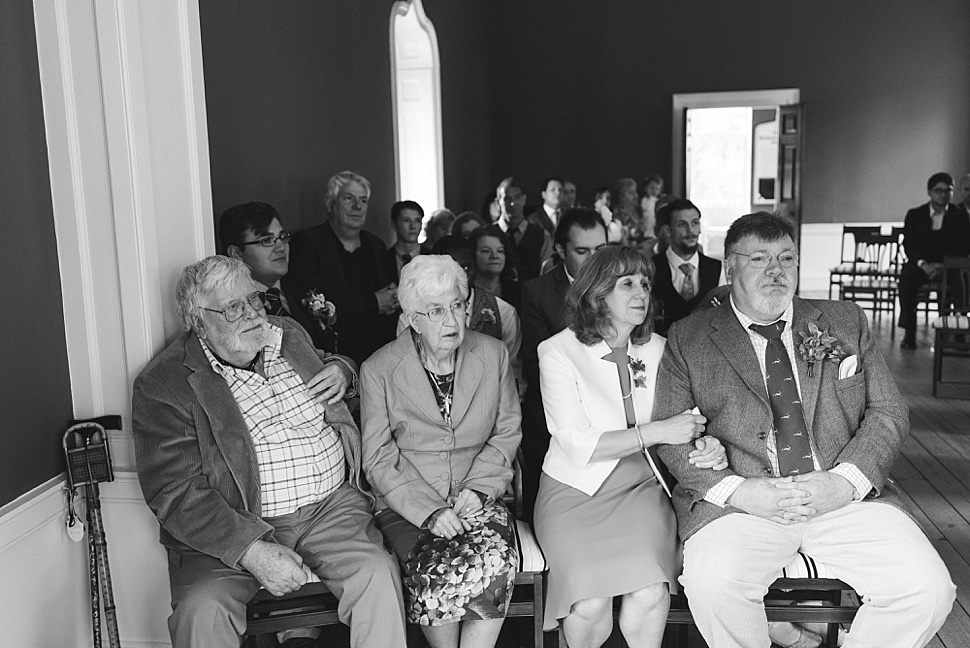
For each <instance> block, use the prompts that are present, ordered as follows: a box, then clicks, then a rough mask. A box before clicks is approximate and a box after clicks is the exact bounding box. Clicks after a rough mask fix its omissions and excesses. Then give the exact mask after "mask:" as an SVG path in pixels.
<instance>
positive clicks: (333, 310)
mask: <svg viewBox="0 0 970 648" xmlns="http://www.w3.org/2000/svg"><path fill="white" fill-rule="evenodd" d="M303 305H304V306H306V307H307V310H308V311H310V317H312V318H313V321H314V322H316V323H317V326H318V327H319V328H320V331H321V332H323V333H325V334H328V335H332V336H333V352H334V353H336V352H337V330H336V329H335V328H334V324H336V323H337V307H336V306H335V305H334V303H333V302H331V301H327V298H326V297H324V296H323V293H321V292H317V291H316V290H308V291H307V293H306V297H304V298H303Z"/></svg>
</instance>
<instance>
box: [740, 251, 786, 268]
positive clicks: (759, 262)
mask: <svg viewBox="0 0 970 648" xmlns="http://www.w3.org/2000/svg"><path fill="white" fill-rule="evenodd" d="M731 254H737V255H739V256H743V257H748V263H750V264H751V267H753V268H767V267H768V266H770V265H771V261H772V260H773V259H778V265H780V266H781V267H782V268H794V267H795V266H797V265H798V256H797V255H796V254H794V253H793V252H782V253H781V254H779V255H778V256H777V257H776V256H772V255H770V254H764V253H763V252H755V253H754V254H745V253H744V252H731Z"/></svg>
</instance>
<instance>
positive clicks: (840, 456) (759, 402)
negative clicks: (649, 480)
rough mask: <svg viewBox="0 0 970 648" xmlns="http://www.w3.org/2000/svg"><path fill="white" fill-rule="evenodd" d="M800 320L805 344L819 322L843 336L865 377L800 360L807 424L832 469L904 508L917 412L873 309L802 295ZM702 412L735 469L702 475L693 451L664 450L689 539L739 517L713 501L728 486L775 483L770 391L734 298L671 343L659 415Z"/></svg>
mask: <svg viewBox="0 0 970 648" xmlns="http://www.w3.org/2000/svg"><path fill="white" fill-rule="evenodd" d="M792 320H793V321H792V332H793V334H794V339H795V341H796V343H797V341H799V340H800V339H801V338H800V336H799V335H798V334H799V332H801V331H807V330H808V324H809V322H814V323H816V324H817V325H818V326H819V328H821V329H827V330H828V331H829V333H831V334H832V335H834V336H835V337H836V338H838V340H839V341H840V342H841V344H842V346H843V347H844V348H845V350H846V353H847V354H848V355H857V356H858V363H859V370H858V373H856V374H855V375H854V376H850V377H848V378H844V379H841V380H840V379H839V377H838V373H839V371H838V365H836V364H834V363H830V362H823V363H819V364H817V365H816V367H815V371H814V376H809V375H808V365H807V363H806V362H805V361H804V360H803V359H802V358H801V356H800V355H798V354H797V353H796V358H797V362H796V365H797V367H796V371H798V376H799V381H800V385H801V400H802V409H803V410H804V413H805V423H806V425H807V427H808V430H809V434H810V435H811V437H812V441H813V443H814V446H815V449H816V451H817V453H818V454H817V456H816V458H817V460H818V462H819V464H820V466H821V468H822V470H830V469H831V468H833V467H835V465H836V464H839V463H843V462H844V463H851V464H854V465H855V466H856V467H857V468H859V470H861V471H862V473H863V474H864V475H865V476H866V477H867V478H868V479H869V481H870V482H871V483H872V486H873V489H872V491H871V492H870V493H869V494H868V495H867V496H866V499H867V500H876V501H879V502H886V503H889V504H894V505H896V506H899V507H900V508H903V509H904V507H903V505H902V501H901V499H900V498H899V491H898V489H897V487H896V485H895V484H894V483H893V482H892V480H891V479H890V478H889V469H890V468H891V467H892V465H893V462H894V461H895V460H896V455H897V454H898V452H899V448H900V446H901V445H902V443H903V441H904V439H905V438H906V435H907V434H908V433H909V412H908V410H907V408H906V406H905V405H903V404H902V399H901V398H900V395H899V391H898V390H897V388H896V383H895V382H894V381H893V377H892V375H891V374H890V373H889V369H888V368H887V367H886V363H885V361H884V360H883V358H882V356H881V355H880V354H879V351H878V350H877V349H876V347H875V345H874V343H873V340H872V336H871V335H870V333H869V327H868V324H867V323H866V317H865V314H864V312H863V311H862V309H861V308H859V307H858V306H857V305H855V304H852V303H849V302H835V301H811V300H803V299H799V298H798V297H796V298H795V299H794V314H793V317H792ZM695 406H696V407H698V408H700V411H701V414H703V415H704V416H706V417H707V419H708V423H707V434H709V435H710V436H713V437H717V438H718V439H720V440H721V443H723V444H724V447H725V448H726V449H727V457H728V462H729V466H730V467H729V468H728V469H727V470H724V471H719V472H714V471H712V470H706V469H700V468H694V467H693V466H691V465H690V464H689V463H688V461H687V456H688V454H689V452H690V450H691V447H692V446H691V444H682V445H674V446H670V445H664V446H660V447H659V448H658V453H659V455H660V457H661V459H663V461H664V462H665V463H666V464H667V466H668V468H670V471H671V472H672V473H673V474H674V476H675V477H676V478H677V479H678V480H679V483H678V484H677V486H676V488H675V489H674V493H673V501H674V508H675V510H676V511H677V519H678V522H679V528H680V536H681V538H683V539H685V540H686V539H687V538H688V537H690V536H691V534H693V533H694V532H695V531H697V530H698V529H700V528H701V527H703V526H704V525H705V524H707V523H708V522H711V521H712V520H715V519H717V518H718V517H720V516H722V515H726V514H728V513H736V512H738V510H737V509H734V508H732V507H730V506H725V507H724V508H720V507H718V506H716V505H714V504H711V503H709V502H707V501H705V500H704V496H705V495H706V494H707V492H708V490H709V489H710V488H711V487H712V486H714V485H715V484H717V483H718V482H719V481H721V479H723V478H724V477H726V476H728V475H740V476H742V477H770V476H772V470H771V468H770V465H771V464H770V462H769V459H768V455H767V450H766V435H767V434H770V433H771V429H772V415H771V407H770V406H769V404H768V394H767V390H766V388H765V382H764V379H763V378H762V375H761V369H760V367H759V366H758V359H757V356H756V355H755V351H754V347H753V346H752V344H751V341H750V338H749V337H748V332H747V331H746V330H745V329H744V328H743V327H742V326H741V323H740V322H739V321H738V318H737V316H736V315H735V313H734V310H733V308H732V307H731V303H730V300H728V301H726V302H725V303H723V304H722V305H721V306H719V307H717V308H711V309H708V310H704V311H700V312H698V313H696V314H695V315H692V316H691V317H688V318H687V319H684V320H681V321H680V322H677V323H676V324H674V325H673V326H672V327H671V329H670V335H669V337H668V338H667V350H666V351H665V352H664V356H663V361H662V362H661V365H660V374H659V376H658V379H657V400H656V406H655V408H654V418H655V419H657V420H660V419H665V418H668V417H670V416H673V415H674V414H677V413H679V412H683V411H684V410H685V409H691V408H693V407H695ZM904 510H905V509H904Z"/></svg>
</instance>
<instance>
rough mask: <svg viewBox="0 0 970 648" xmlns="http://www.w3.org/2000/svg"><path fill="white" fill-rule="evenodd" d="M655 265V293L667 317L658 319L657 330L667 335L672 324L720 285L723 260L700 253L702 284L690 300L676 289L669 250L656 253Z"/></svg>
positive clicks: (685, 315)
mask: <svg viewBox="0 0 970 648" xmlns="http://www.w3.org/2000/svg"><path fill="white" fill-rule="evenodd" d="M653 265H654V268H655V269H656V273H655V274H654V277H653V296H654V297H656V298H657V299H659V300H660V302H661V303H662V304H663V307H664V309H663V317H662V318H660V319H658V320H657V326H656V331H657V333H659V334H660V335H666V334H667V329H669V328H670V325H671V324H673V323H674V322H676V321H678V320H682V319H684V318H685V317H687V316H688V315H690V314H691V313H692V312H693V311H694V309H695V308H697V306H698V305H699V304H700V303H701V299H703V298H704V295H706V294H707V293H708V292H709V291H711V290H713V289H714V288H717V284H718V282H720V280H721V262H720V261H718V260H717V259H712V258H711V257H709V256H705V255H704V254H701V253H698V254H697V266H698V268H697V276H698V283H699V284H700V285H699V286H696V288H697V290H696V291H695V292H694V298H693V299H691V300H690V301H686V300H684V298H683V297H681V295H680V293H679V292H677V291H676V290H674V280H673V276H672V275H671V273H670V261H668V260H667V254H666V252H661V253H660V254H656V255H654V257H653Z"/></svg>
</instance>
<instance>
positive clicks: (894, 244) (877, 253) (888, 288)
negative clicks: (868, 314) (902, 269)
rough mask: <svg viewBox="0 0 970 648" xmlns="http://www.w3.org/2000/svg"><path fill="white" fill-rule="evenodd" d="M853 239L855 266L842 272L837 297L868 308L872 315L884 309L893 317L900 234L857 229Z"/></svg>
mask: <svg viewBox="0 0 970 648" xmlns="http://www.w3.org/2000/svg"><path fill="white" fill-rule="evenodd" d="M855 242H856V248H855V249H856V259H855V261H854V262H853V264H852V265H853V268H854V269H853V271H852V272H849V273H846V274H844V275H842V279H841V283H840V284H839V299H843V300H846V301H852V302H855V303H857V304H859V305H860V306H862V307H863V308H869V309H871V310H872V314H873V317H874V318H878V317H879V316H880V315H881V314H882V313H887V314H891V315H892V317H893V320H895V318H896V294H897V285H898V279H897V277H896V275H897V270H896V267H897V266H896V264H897V262H898V259H899V255H898V249H899V238H898V237H896V236H893V235H892V234H880V233H879V232H876V233H874V234H873V233H869V232H860V233H857V234H856V236H855Z"/></svg>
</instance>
